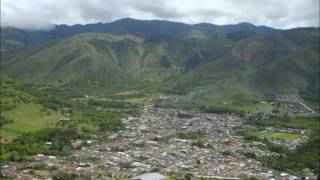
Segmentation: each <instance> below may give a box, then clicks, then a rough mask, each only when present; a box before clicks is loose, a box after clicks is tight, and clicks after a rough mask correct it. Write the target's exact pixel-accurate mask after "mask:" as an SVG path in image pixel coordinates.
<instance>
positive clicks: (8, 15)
mask: <svg viewBox="0 0 320 180" xmlns="http://www.w3.org/2000/svg"><path fill="white" fill-rule="evenodd" d="M125 17H131V18H136V19H146V20H148V19H161V20H173V21H180V22H185V23H189V24H194V23H200V22H207V23H213V24H234V23H239V22H251V23H254V24H256V25H267V26H272V27H275V28H282V29H285V28H294V27H308V26H319V0H158V1H152V0H60V1H56V0H1V26H2V27H16V28H22V29H50V28H52V27H53V24H68V25H72V24H87V23H96V22H110V21H113V20H116V19H120V18H125Z"/></svg>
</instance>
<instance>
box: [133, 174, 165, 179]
mask: <svg viewBox="0 0 320 180" xmlns="http://www.w3.org/2000/svg"><path fill="white" fill-rule="evenodd" d="M165 178H166V176H164V175H162V174H159V173H145V174H142V175H140V176H136V177H133V178H132V179H133V180H164V179H165Z"/></svg>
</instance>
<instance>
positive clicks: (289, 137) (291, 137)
mask: <svg viewBox="0 0 320 180" xmlns="http://www.w3.org/2000/svg"><path fill="white" fill-rule="evenodd" d="M265 137H266V138H267V139H281V140H284V141H295V140H298V139H299V135H298V134H291V133H284V132H271V133H268V134H267V135H266V136H265Z"/></svg>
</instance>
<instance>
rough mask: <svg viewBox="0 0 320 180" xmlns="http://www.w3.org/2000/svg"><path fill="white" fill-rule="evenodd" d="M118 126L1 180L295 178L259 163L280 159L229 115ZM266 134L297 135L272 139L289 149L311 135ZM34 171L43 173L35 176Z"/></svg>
mask: <svg viewBox="0 0 320 180" xmlns="http://www.w3.org/2000/svg"><path fill="white" fill-rule="evenodd" d="M122 121H123V129H121V130H120V131H118V132H108V133H103V135H102V136H99V137H97V138H94V139H89V140H83V139H74V140H73V141H72V147H73V149H74V150H73V151H72V154H71V155H70V156H68V157H56V156H45V155H43V154H37V155H34V156H32V157H31V158H30V160H29V161H30V162H28V163H24V162H23V163H10V164H8V165H5V166H3V171H2V175H4V176H10V177H20V178H48V177H50V176H54V175H55V174H57V172H58V171H63V172H68V173H73V174H77V175H78V176H80V177H83V178H84V177H87V178H100V179H114V178H123V179H126V178H132V177H134V176H137V175H140V174H143V173H145V172H159V173H161V174H162V175H165V176H168V177H176V178H179V177H181V178H183V177H187V176H190V177H197V178H213V179H214V178H217V179H240V178H241V177H251V176H253V177H257V178H259V179H270V178H275V179H278V178H289V177H290V178H291V179H294V178H295V177H296V176H294V175H290V174H288V173H287V172H286V173H285V172H282V171H279V170H274V169H271V168H268V167H267V166H266V165H265V164H264V163H262V162H260V161H258V160H257V159H259V157H265V156H279V154H281V153H280V152H274V151H270V150H269V149H268V148H267V149H266V147H268V145H267V144H265V143H266V142H259V140H258V141H248V140H247V139H248V138H247V137H246V135H243V134H242V132H243V131H244V128H247V127H248V126H247V125H245V124H244V120H243V119H242V118H240V117H238V116H235V115H232V114H222V115H217V114H208V113H198V112H186V111H181V110H175V109H154V108H150V109H149V108H145V110H144V112H143V113H142V115H141V116H140V117H132V116H129V117H127V118H124V119H123V120H122ZM264 129H265V130H264V132H262V131H261V132H260V133H261V134H263V133H266V132H268V133H273V132H277V131H279V132H282V133H283V134H285V132H286V133H294V134H296V138H295V139H286V138H280V141H279V139H277V138H276V140H277V141H278V143H280V145H284V144H286V143H288V145H289V147H290V148H291V149H296V146H297V145H299V144H301V143H305V142H306V141H307V140H308V139H309V135H310V129H291V128H287V129H285V128H282V129H281V128H279V129H277V128H276V129H273V130H272V129H270V128H268V127H265V128H264ZM267 139H269V138H267ZM269 140H270V141H272V139H269ZM47 144H48V143H47ZM48 146H50V144H49V145H48ZM37 166H40V167H41V168H40V169H35V170H33V169H34V167H37ZM50 169H53V170H50ZM308 176H311V177H312V176H314V175H312V173H311V174H309V175H308Z"/></svg>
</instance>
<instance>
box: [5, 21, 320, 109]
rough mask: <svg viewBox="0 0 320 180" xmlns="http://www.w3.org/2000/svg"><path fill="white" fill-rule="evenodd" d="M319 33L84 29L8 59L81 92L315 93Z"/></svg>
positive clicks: (217, 96) (248, 97)
mask: <svg viewBox="0 0 320 180" xmlns="http://www.w3.org/2000/svg"><path fill="white" fill-rule="evenodd" d="M245 26H249V25H246V24H245ZM238 35H239V37H243V36H242V35H243V34H241V33H240V34H238ZM166 37H167V38H166ZM233 37H235V36H233ZM317 39H319V32H318V29H317V28H302V29H293V30H286V31H282V32H281V33H276V34H259V33H257V34H256V33H255V34H251V35H250V36H246V37H244V38H235V39H230V38H228V37H211V38H209V37H203V36H200V37H199V36H196V37H194V36H188V37H181V38H172V37H168V36H158V37H157V36H155V37H149V38H143V37H137V36H133V35H109V34H103V33H84V34H79V35H74V36H71V37H70V38H63V39H56V40H53V41H49V42H47V43H45V44H42V45H37V46H31V47H27V48H22V49H13V50H10V51H7V52H6V53H3V54H2V59H3V61H2V65H3V67H4V68H3V71H4V72H5V73H6V74H8V75H9V76H11V77H14V78H17V79H19V80H22V81H23V82H25V83H32V84H36V85H41V86H47V87H50V88H57V89H60V90H62V91H68V90H69V91H70V92H77V93H75V94H78V95H83V94H96V95H97V94H110V93H111V94H112V93H118V92H121V91H123V92H125V91H128V90H138V91H140V92H145V93H146V92H167V93H174V94H183V95H187V96H188V95H190V93H191V94H192V93H193V94H197V95H198V96H197V98H196V100H194V101H200V102H205V103H207V102H214V104H217V103H218V104H221V103H223V102H225V101H227V102H228V101H230V103H238V102H240V101H241V102H254V101H259V100H261V99H265V98H266V97H267V96H273V95H275V94H298V93H299V94H302V95H305V96H306V97H307V96H309V98H310V97H317V94H318V93H319V91H318V89H317V88H316V87H319V79H318V74H319V51H318V49H319V44H318V41H317ZM239 98H240V99H239ZM237 99H238V100H237Z"/></svg>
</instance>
